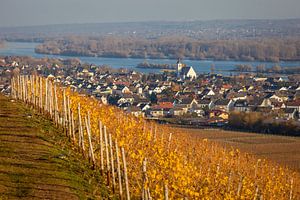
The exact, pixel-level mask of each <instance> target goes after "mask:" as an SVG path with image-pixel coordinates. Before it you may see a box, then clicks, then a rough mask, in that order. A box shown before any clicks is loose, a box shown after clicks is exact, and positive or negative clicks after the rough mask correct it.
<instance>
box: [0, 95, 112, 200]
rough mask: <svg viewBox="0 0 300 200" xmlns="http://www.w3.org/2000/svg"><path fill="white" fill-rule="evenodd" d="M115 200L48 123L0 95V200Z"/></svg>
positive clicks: (95, 173)
mask: <svg viewBox="0 0 300 200" xmlns="http://www.w3.org/2000/svg"><path fill="white" fill-rule="evenodd" d="M15 198H23V199H46V198H49V199H115V198H116V197H115V196H113V195H111V193H110V192H109V190H108V188H107V187H106V186H105V184H104V179H103V178H102V177H101V175H100V172H99V171H97V170H93V169H92V167H91V165H90V164H89V163H88V162H87V161H86V160H85V159H83V157H82V155H81V154H80V153H78V152H77V151H76V150H75V149H74V147H72V145H71V143H70V142H69V141H68V138H66V136H65V135H64V134H63V133H62V130H58V129H57V128H56V127H55V126H54V125H53V123H52V122H51V121H49V120H47V119H45V118H44V117H42V116H40V115H39V114H37V113H36V112H34V111H33V110H30V109H29V108H27V107H26V106H25V105H24V104H22V103H20V102H11V101H10V100H9V99H8V98H7V97H4V96H1V95H0V199H15Z"/></svg>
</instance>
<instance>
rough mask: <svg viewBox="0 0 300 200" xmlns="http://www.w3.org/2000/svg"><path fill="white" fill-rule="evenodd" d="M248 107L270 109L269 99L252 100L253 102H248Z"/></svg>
mask: <svg viewBox="0 0 300 200" xmlns="http://www.w3.org/2000/svg"><path fill="white" fill-rule="evenodd" d="M248 105H249V107H252V108H254V107H272V103H271V100H270V99H265V98H254V99H253V100H251V101H249V104H248Z"/></svg>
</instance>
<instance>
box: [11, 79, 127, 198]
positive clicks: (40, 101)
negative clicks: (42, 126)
mask: <svg viewBox="0 0 300 200" xmlns="http://www.w3.org/2000/svg"><path fill="white" fill-rule="evenodd" d="M59 91H61V90H58V88H57V85H56V83H54V82H53V80H48V79H47V78H46V79H45V78H43V77H40V76H34V75H23V76H15V77H13V78H12V80H11V96H12V98H14V99H18V100H21V101H23V102H25V103H26V104H27V105H29V106H30V107H32V108H33V109H35V110H37V111H38V112H40V113H42V114H44V115H45V116H47V117H48V118H49V119H51V120H53V121H54V123H55V125H56V126H57V127H59V128H62V129H63V130H64V132H65V134H66V136H67V137H68V138H69V140H70V141H71V142H72V143H73V145H76V146H77V147H78V150H79V151H80V152H81V153H82V154H83V156H84V157H85V158H88V159H89V162H90V163H91V164H92V166H93V168H94V169H99V170H100V172H101V174H102V175H103V176H104V175H106V183H107V185H108V186H109V187H111V188H112V191H113V193H115V194H118V195H119V197H120V199H126V200H129V199H130V192H129V184H128V177H127V164H126V156H125V154H126V153H125V150H124V148H123V147H121V148H120V147H119V146H118V141H117V140H116V139H113V138H112V134H111V133H108V130H107V127H106V126H105V125H104V124H103V123H102V122H101V121H100V120H99V122H98V126H99V133H93V132H92V129H91V119H90V113H89V112H88V113H87V116H85V117H84V118H83V117H82V115H81V107H80V103H78V104H77V105H74V104H75V102H72V101H71V100H70V97H69V96H67V95H66V90H65V89H63V90H62V94H58V92H59ZM58 96H62V100H61V102H60V101H59V98H58ZM59 104H61V105H62V106H59ZM72 106H77V113H78V116H74V113H73V112H72V109H71V107H72ZM59 107H61V108H60V109H59ZM84 133H86V134H84ZM97 134H98V136H99V137H97ZM85 143H87V144H85ZM86 148H87V149H86ZM96 151H100V153H99V156H98V159H96V157H95V152H96Z"/></svg>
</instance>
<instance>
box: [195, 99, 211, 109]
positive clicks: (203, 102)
mask: <svg viewBox="0 0 300 200" xmlns="http://www.w3.org/2000/svg"><path fill="white" fill-rule="evenodd" d="M198 106H199V107H200V108H202V109H205V108H207V109H208V110H210V109H212V108H213V107H214V102H213V101H212V100H210V99H201V100H199V101H198Z"/></svg>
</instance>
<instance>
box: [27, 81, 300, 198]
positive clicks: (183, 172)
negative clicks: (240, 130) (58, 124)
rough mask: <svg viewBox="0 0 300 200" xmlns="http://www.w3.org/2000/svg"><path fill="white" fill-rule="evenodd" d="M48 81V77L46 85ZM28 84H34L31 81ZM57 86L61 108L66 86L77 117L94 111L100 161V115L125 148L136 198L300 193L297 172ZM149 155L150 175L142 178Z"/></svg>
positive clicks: (93, 124) (262, 196)
mask: <svg viewBox="0 0 300 200" xmlns="http://www.w3.org/2000/svg"><path fill="white" fill-rule="evenodd" d="M45 81H46V79H43V84H45ZM28 85H29V87H30V83H28ZM35 87H37V86H35ZM52 89H53V88H52ZM56 90H57V95H58V102H60V103H58V109H59V110H60V111H62V110H63V107H62V105H63V104H62V103H61V102H62V101H63V96H62V94H63V90H65V92H66V95H67V96H69V98H70V101H71V109H72V113H73V114H74V116H78V115H77V112H78V104H80V106H81V115H82V118H83V119H84V117H86V116H87V114H88V112H89V113H90V114H91V115H90V120H91V130H92V137H93V142H94V143H95V145H94V146H95V148H96V150H95V156H96V160H97V163H99V157H100V153H99V151H98V150H97V143H96V141H99V126H98V122H99V120H101V122H102V123H103V124H104V125H105V126H106V127H107V130H108V132H109V133H111V134H112V136H113V139H114V140H117V141H118V144H119V145H120V146H121V147H124V149H125V150H126V159H127V165H128V178H129V188H130V194H131V196H132V197H133V198H140V197H141V193H142V188H143V187H144V188H146V189H149V191H150V194H151V197H152V198H153V199H164V188H165V187H168V194H169V199H185V198H187V199H262V198H263V199H298V198H300V196H299V191H300V187H299V180H300V179H299V174H298V173H296V172H293V171H290V170H289V169H286V168H284V167H281V166H279V165H277V164H274V163H271V162H269V161H266V160H264V159H257V158H255V157H253V156H251V155H248V154H245V153H241V152H240V151H239V150H238V149H233V148H230V149H228V148H227V149H226V148H223V147H220V146H219V145H218V144H217V143H213V142H210V141H208V140H207V139H204V140H198V139H195V138H191V137H190V136H188V135H186V134H184V133H180V132H176V131H175V132H174V131H172V132H171V129H170V128H169V127H167V126H163V125H159V124H156V123H153V122H149V121H146V120H145V119H143V118H141V117H140V118H137V117H134V116H133V115H130V114H126V113H124V112H123V111H122V110H120V109H119V108H116V107H114V106H109V105H103V104H101V102H100V101H99V100H97V99H95V98H94V97H88V96H86V95H82V94H79V93H77V92H73V91H71V89H70V88H63V87H61V86H58V85H57V87H56ZM172 130H174V129H172ZM86 145H87V144H86ZM86 149H87V148H86ZM145 159H146V160H147V171H146V176H147V179H146V183H145V182H144V183H143V173H142V164H143V161H144V160H145ZM144 175H145V174H144Z"/></svg>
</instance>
